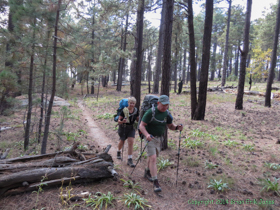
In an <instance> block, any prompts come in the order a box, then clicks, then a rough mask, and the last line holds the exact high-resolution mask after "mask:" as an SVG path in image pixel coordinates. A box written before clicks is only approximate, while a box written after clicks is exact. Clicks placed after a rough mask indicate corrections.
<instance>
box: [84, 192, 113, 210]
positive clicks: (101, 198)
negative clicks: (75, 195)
mask: <svg viewBox="0 0 280 210" xmlns="http://www.w3.org/2000/svg"><path fill="white" fill-rule="evenodd" d="M115 199H116V198H115V197H114V195H113V194H112V193H111V192H108V194H107V195H106V194H103V193H100V192H97V193H95V195H94V196H93V197H91V195H89V196H88V198H86V199H83V200H84V201H85V202H86V204H87V206H91V207H94V208H93V209H97V208H98V207H99V209H102V207H103V205H105V209H107V206H108V204H109V205H113V203H112V202H113V201H114V200H115Z"/></svg>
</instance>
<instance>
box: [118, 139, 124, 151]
mask: <svg viewBox="0 0 280 210" xmlns="http://www.w3.org/2000/svg"><path fill="white" fill-rule="evenodd" d="M123 145H124V141H123V140H120V141H119V144H118V151H121V149H122V147H123Z"/></svg>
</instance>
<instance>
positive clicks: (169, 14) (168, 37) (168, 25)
mask: <svg viewBox="0 0 280 210" xmlns="http://www.w3.org/2000/svg"><path fill="white" fill-rule="evenodd" d="M173 8H174V0H166V10H165V15H164V16H165V19H164V23H165V26H164V29H165V30H164V32H163V34H164V35H163V62H162V82H161V93H160V94H161V95H167V96H169V87H170V77H171V71H170V69H171V43H172V24H173ZM167 148H168V136H167V129H166V132H165V135H164V139H163V145H162V149H163V150H165V149H167Z"/></svg>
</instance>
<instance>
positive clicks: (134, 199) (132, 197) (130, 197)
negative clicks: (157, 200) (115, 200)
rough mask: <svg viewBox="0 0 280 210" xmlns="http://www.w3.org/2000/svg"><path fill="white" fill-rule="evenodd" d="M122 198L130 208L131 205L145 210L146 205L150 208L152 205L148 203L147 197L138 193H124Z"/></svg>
mask: <svg viewBox="0 0 280 210" xmlns="http://www.w3.org/2000/svg"><path fill="white" fill-rule="evenodd" d="M122 200H123V201H124V203H125V205H126V206H127V207H128V208H130V206H134V209H143V210H144V206H146V207H149V208H150V207H151V206H150V205H148V204H147V202H148V201H147V200H146V199H145V198H142V197H140V196H139V195H136V194H135V193H130V194H128V193H126V194H124V196H123V198H122Z"/></svg>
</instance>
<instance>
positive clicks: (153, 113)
mask: <svg viewBox="0 0 280 210" xmlns="http://www.w3.org/2000/svg"><path fill="white" fill-rule="evenodd" d="M151 109H152V118H151V120H150V122H152V121H153V120H154V119H155V115H156V108H155V106H154V104H152V108H151ZM150 122H149V123H150Z"/></svg>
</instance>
